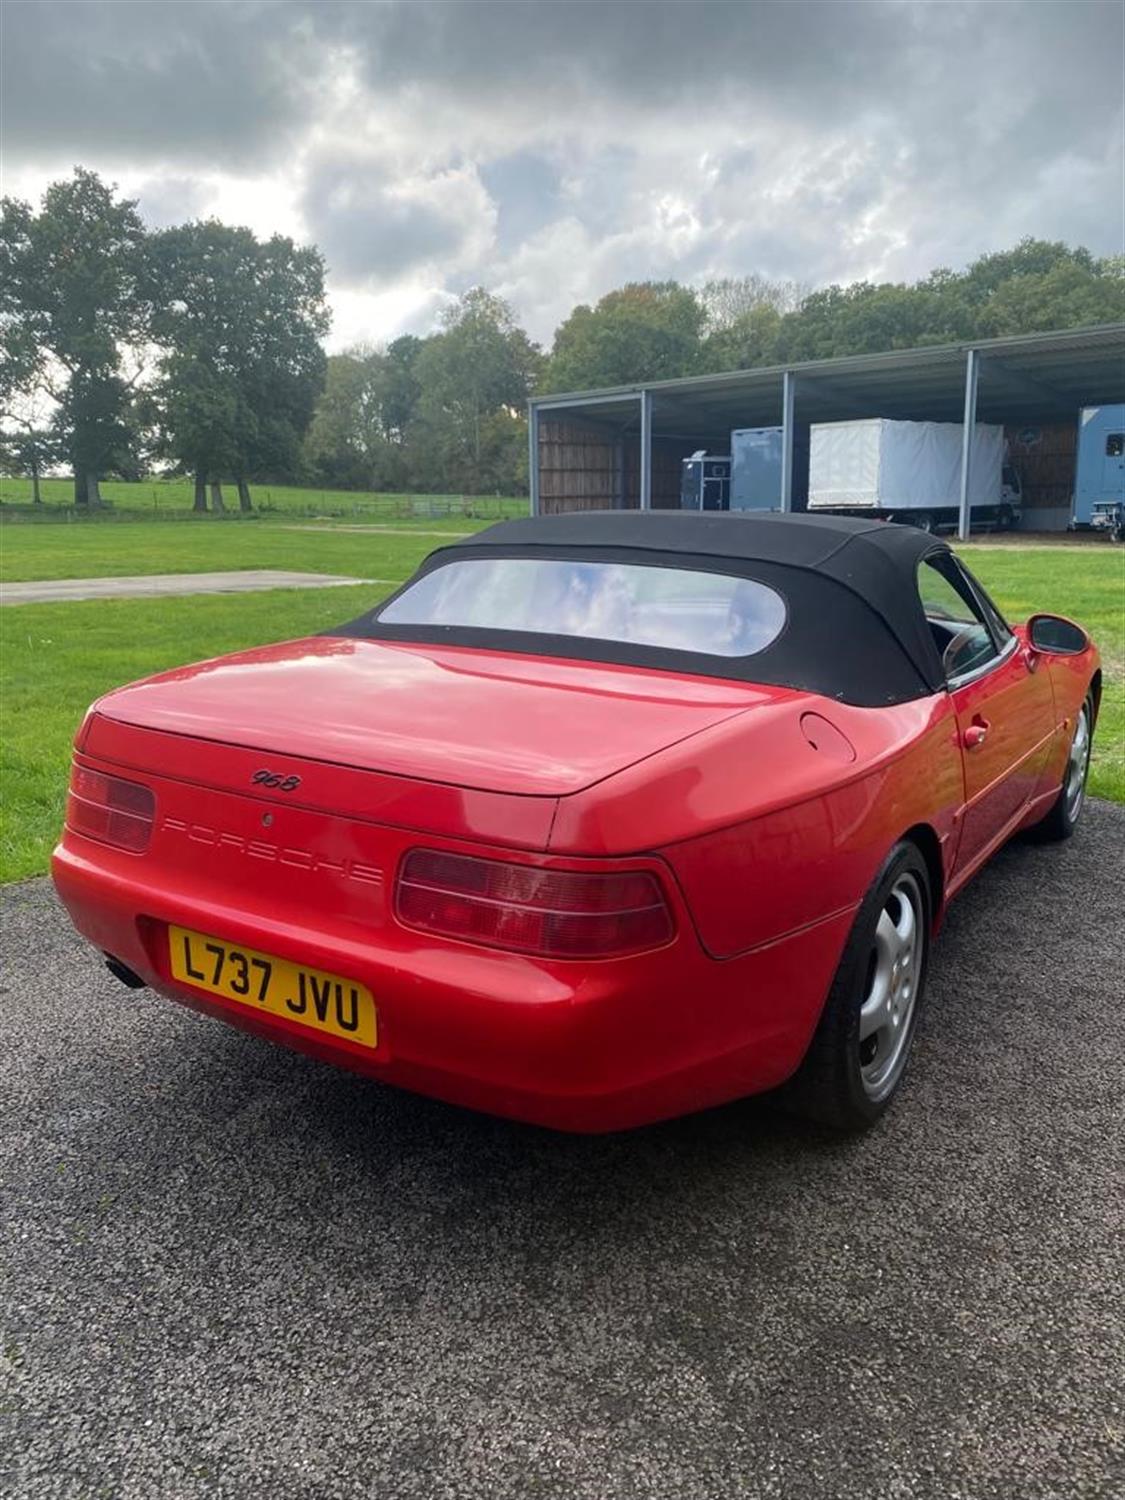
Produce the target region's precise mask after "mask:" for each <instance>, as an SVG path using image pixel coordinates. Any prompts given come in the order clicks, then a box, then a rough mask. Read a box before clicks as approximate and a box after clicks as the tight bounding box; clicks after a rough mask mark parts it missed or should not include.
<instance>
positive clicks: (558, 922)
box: [396, 849, 674, 958]
mask: <svg viewBox="0 0 1125 1500" xmlns="http://www.w3.org/2000/svg"><path fill="white" fill-rule="evenodd" d="M396 911H397V913H398V917H399V920H400V921H401V922H404V923H405V924H406V925H407V926H408V927H417V928H420V929H421V930H422V931H423V932H435V933H440V934H441V935H442V936H443V937H455V938H461V939H463V940H464V941H465V942H467V943H483V944H485V945H487V946H488V947H494V948H510V949H512V950H513V951H515V952H518V953H533V954H536V955H538V956H539V957H542V958H616V957H619V956H620V955H621V954H625V953H639V952H641V951H643V950H644V949H647V948H659V947H660V946H661V944H662V943H666V942H668V940H669V939H670V938H671V937H672V934H673V931H674V928H673V925H672V914H671V912H670V911H669V910H668V904H667V902H666V901H665V899H664V893H663V892H662V890H661V889H660V885H659V884H658V882H657V881H656V879H655V877H654V876H652V875H650V874H649V873H648V871H647V870H628V871H625V872H621V873H618V872H616V871H615V872H607V873H606V874H604V875H603V874H587V873H584V872H578V871H573V870H541V869H536V868H535V866H533V865H510V864H504V863H502V862H501V861H499V860H493V859H474V858H470V857H468V856H466V855H462V854H443V853H440V852H439V851H438V850H435V849H415V850H413V851H412V852H411V853H410V854H408V855H407V857H406V858H405V860H403V863H402V867H401V869H400V871H399V878H398V888H397V892H396Z"/></svg>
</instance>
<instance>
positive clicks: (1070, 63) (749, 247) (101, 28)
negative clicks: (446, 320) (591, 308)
mask: <svg viewBox="0 0 1125 1500" xmlns="http://www.w3.org/2000/svg"><path fill="white" fill-rule="evenodd" d="M0 23H2V26H3V41H4V47H3V70H4V79H3V96H2V124H3V132H4V149H5V160H6V166H8V167H9V168H17V167H18V168H24V167H28V166H31V167H35V166H37V165H38V166H40V167H42V169H43V170H48V169H50V170H54V169H55V168H56V167H57V166H58V165H60V164H61V165H62V166H64V167H65V166H66V165H68V164H69V162H70V161H71V160H82V161H84V162H86V163H88V164H89V165H92V166H95V167H99V168H107V169H108V170H109V171H110V172H111V173H112V170H113V167H114V165H115V163H117V162H119V161H127V162H128V163H129V164H131V165H132V166H133V167H135V168H136V169H138V170H144V171H147V172H148V173H149V180H148V182H147V183H146V184H145V185H144V187H143V188H142V190H141V193H142V202H143V205H144V206H146V208H147V210H148V211H149V212H150V213H152V214H153V215H154V216H156V217H159V216H161V215H162V214H168V213H172V215H173V216H175V215H174V205H175V202H176V199H177V198H178V197H179V196H181V195H182V197H183V200H184V202H185V203H186V202H188V201H189V199H190V197H191V192H190V182H191V181H192V180H194V178H193V174H195V175H196V176H198V175H201V174H204V173H208V172H211V173H214V172H221V171H227V172H230V171H235V172H245V173H247V174H248V175H249V174H250V173H252V172H253V171H254V170H261V167H262V164H263V163H265V162H269V163H270V164H271V168H272V169H273V170H275V171H277V172H278V173H280V175H281V176H282V177H283V178H285V179H287V184H288V186H290V187H291V188H292V190H293V191H294V193H295V194H296V195H297V197H298V199H299V204H300V210H301V213H302V215H303V218H304V227H305V228H306V229H307V231H308V233H309V234H310V236H311V237H312V238H314V239H316V240H317V241H318V242H319V243H320V244H321V246H322V248H323V249H324V251H325V254H326V256H327V259H328V261H329V264H330V266H331V268H332V271H333V275H334V278H335V280H336V281H337V283H339V284H342V285H349V286H353V287H376V288H383V289H385V288H391V287H394V285H395V284H396V282H397V281H401V280H402V279H404V278H407V277H412V278H414V282H415V287H416V286H417V281H418V277H419V275H422V274H423V271H424V275H425V277H426V278H428V279H429V283H431V284H432V285H433V288H434V294H435V296H440V294H441V292H442V291H443V290H445V291H448V290H450V289H453V288H455V287H459V286H462V285H463V284H464V283H465V281H466V279H468V278H471V277H475V278H478V279H481V280H485V281H487V282H489V283H490V284H492V285H495V286H509V287H512V288H513V289H515V290H514V291H513V295H515V296H516V297H517V303H518V310H519V312H520V313H521V314H522V315H523V316H524V317H525V318H526V319H527V320H528V322H529V323H530V325H531V326H532V328H533V330H534V331H535V332H536V333H537V334H538V335H539V336H543V335H545V334H549V332H550V326H549V325H550V321H551V320H552V319H554V318H555V317H557V316H558V315H559V313H560V312H561V311H564V310H565V308H566V306H567V305H568V300H573V298H574V296H578V295H580V296H581V297H583V298H584V299H587V298H589V297H591V296H595V295H600V293H601V292H603V291H606V290H608V289H609V287H610V286H612V285H614V284H615V283H617V282H619V281H621V280H625V279H630V278H634V277H640V276H650V275H651V276H658V277H663V276H678V277H681V278H689V277H701V276H705V275H721V274H739V273H740V272H745V271H752V270H758V271H762V272H765V273H766V274H770V275H775V276H785V277H795V278H799V279H802V280H813V281H818V282H823V281H827V280H848V279H852V278H854V277H857V276H863V275H894V276H896V277H912V276H917V275H921V274H924V273H925V272H926V271H928V270H929V269H930V268H931V267H932V266H934V265H936V264H949V265H958V264H963V263H964V262H965V261H966V260H968V259H970V258H972V257H973V256H975V255H977V254H980V253H981V252H982V251H985V250H988V249H995V248H999V247H1001V246H1003V245H1007V244H1011V243H1012V242H1013V241H1014V240H1015V239H1017V238H1018V237H1020V236H1021V235H1024V234H1042V235H1047V236H1050V237H1057V238H1063V239H1067V240H1070V241H1071V242H1084V243H1087V244H1088V245H1089V247H1090V248H1091V249H1092V250H1094V251H1095V252H1097V253H1110V252H1114V251H1119V250H1120V249H1121V248H1122V238H1123V232H1125V231H1123V223H1122V221H1123V215H1125V201H1123V194H1122V175H1123V172H1125V163H1123V154H1125V153H1123V129H1125V127H1123V123H1122V105H1123V100H1125V89H1123V85H1122V76H1121V57H1122V52H1123V48H1125V11H1123V9H1122V6H1121V5H1120V3H1119V0H1105V3H1100V0H1096V3H1064V0H1058V3H1010V4H1005V5H996V4H992V3H987V0H975V3H974V0H946V3H940V4H939V3H920V4H913V3H908V0H856V3H849V0H835V3H818V4H812V3H805V0H790V3H785V4H776V3H765V4H759V3H752V0H746V3H735V4H725V3H722V4H716V3H707V0H702V3H698V0H660V3H650V0H601V3H599V4H597V5H594V4H590V5H585V4H583V5H577V4H567V3H562V0H515V3H496V0H479V3H464V0H383V3H371V4H352V3H336V0H323V3H316V4H314V3H312V0H294V3H276V4H274V3H268V0H241V3H237V4H224V3H211V0H197V3H192V4H177V3H172V4H158V5H152V4H118V3H97V0H89V3H86V4H79V5H74V4H65V5H63V4H56V3H53V0H48V3H43V4H39V5H34V6H33V5H24V4H11V3H9V4H8V5H7V6H6V7H4V9H3V11H2V12H0ZM337 79H342V80H345V81H347V83H348V84H349V87H350V88H351V90H352V91H351V92H350V93H348V92H346V91H343V90H337V89H336V88H335V86H334V85H335V82H336V80H337ZM342 101H343V102H342ZM349 110H352V111H353V113H352V114H351V115H349V114H348V111H349ZM353 130H354V132H355V133H352V132H353ZM384 136H385V139H384ZM369 140H371V141H375V142H376V143H377V147H376V146H371V147H368V146H366V145H365V142H367V141H369ZM341 142H343V144H341ZM384 148H385V150H386V152H387V153H388V154H387V155H376V154H375V151H376V149H378V150H379V151H382V150H383V149H384ZM392 150H393V152H394V153H396V154H395V157H394V161H393V162H392V159H391V156H390V153H391V152H392ZM163 177H169V178H172V179H176V181H175V182H173V183H172V184H171V185H170V186H168V187H167V188H166V189H165V190H164V191H161V188H160V185H159V184H160V179H161V178H163ZM181 183H182V184H183V186H182V188H181V186H180V184H181ZM193 211H194V210H193ZM182 216H183V217H186V216H188V214H187V212H185V213H184V214H183V215H182ZM282 227H286V228H289V229H292V228H294V227H299V226H293V225H291V224H286V225H284V226H282ZM578 261H581V263H576V262H578Z"/></svg>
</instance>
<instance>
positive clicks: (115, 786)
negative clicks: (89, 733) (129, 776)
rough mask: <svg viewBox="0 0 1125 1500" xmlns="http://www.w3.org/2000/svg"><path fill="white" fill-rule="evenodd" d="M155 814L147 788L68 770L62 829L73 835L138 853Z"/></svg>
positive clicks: (77, 769) (77, 768) (97, 773)
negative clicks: (64, 819) (71, 832)
mask: <svg viewBox="0 0 1125 1500" xmlns="http://www.w3.org/2000/svg"><path fill="white" fill-rule="evenodd" d="M155 814H156V798H155V796H154V795H153V793H152V792H151V791H150V790H149V788H148V787H147V786H141V785H140V784H139V783H138V782H136V781H122V780H121V778H120V777H119V776H104V775H103V774H102V773H101V771H91V770H90V769H89V767H87V766H79V765H75V766H72V767H71V772H70V795H69V796H68V797H67V800H66V826H67V827H68V828H71V829H73V831H74V832H75V833H81V834H83V835H84V836H85V837H86V838H88V839H98V840H99V841H100V842H101V843H103V844H113V845H114V846H115V847H116V848H118V849H128V850H130V851H131V852H132V853H133V854H141V853H142V852H143V851H144V850H145V849H147V848H148V841H149V839H150V838H151V837H152V820H153V818H154V816H155Z"/></svg>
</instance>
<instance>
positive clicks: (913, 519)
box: [903, 510, 937, 531]
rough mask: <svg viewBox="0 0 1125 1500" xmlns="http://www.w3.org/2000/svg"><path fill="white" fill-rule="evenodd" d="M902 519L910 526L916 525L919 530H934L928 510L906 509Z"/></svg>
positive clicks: (935, 528) (932, 520) (934, 526)
mask: <svg viewBox="0 0 1125 1500" xmlns="http://www.w3.org/2000/svg"><path fill="white" fill-rule="evenodd" d="M903 519H904V520H905V521H906V522H907V524H908V525H910V526H916V527H917V528H918V530H919V531H936V530H937V527H936V525H935V524H934V518H933V516H932V515H931V514H930V512H929V511H928V510H912V511H908V512H907V513H906V515H905V516H904V517H903Z"/></svg>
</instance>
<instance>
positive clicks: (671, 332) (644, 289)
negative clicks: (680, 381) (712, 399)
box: [547, 281, 705, 390]
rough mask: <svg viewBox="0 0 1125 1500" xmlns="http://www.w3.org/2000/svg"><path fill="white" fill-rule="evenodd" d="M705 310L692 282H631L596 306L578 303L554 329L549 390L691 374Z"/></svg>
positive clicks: (696, 359) (625, 382)
mask: <svg viewBox="0 0 1125 1500" xmlns="http://www.w3.org/2000/svg"><path fill="white" fill-rule="evenodd" d="M704 320H705V313H704V309H703V306H702V304H701V303H700V301H699V298H698V297H697V296H696V294H695V292H693V291H692V290H691V289H690V287H684V286H680V285H678V283H676V282H674V281H644V282H632V283H630V284H629V285H628V286H623V287H621V288H620V289H619V290H617V291H615V292H609V293H607V294H606V296H604V297H603V298H602V299H601V301H600V302H599V303H598V304H597V306H596V307H593V308H590V307H586V306H584V305H583V306H581V307H576V308H575V309H574V311H573V312H572V313H571V314H570V316H569V317H568V318H567V319H566V320H565V322H563V323H562V324H561V325H560V326H559V328H558V330H557V332H556V333H555V344H554V350H553V352H552V354H551V360H550V364H549V367H548V374H547V388H548V389H549V390H580V389H586V388H591V387H595V386H603V385H628V384H631V383H632V382H633V381H637V380H665V379H671V378H673V377H675V376H677V375H691V374H694V373H695V371H696V369H697V368H698V365H699V357H700V337H701V335H702V332H703V325H704Z"/></svg>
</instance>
